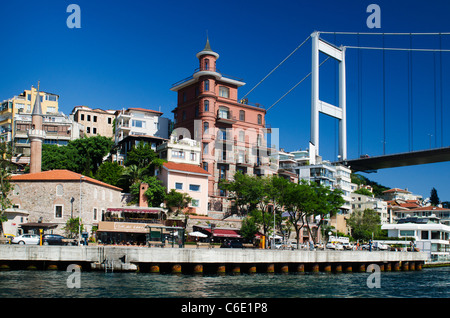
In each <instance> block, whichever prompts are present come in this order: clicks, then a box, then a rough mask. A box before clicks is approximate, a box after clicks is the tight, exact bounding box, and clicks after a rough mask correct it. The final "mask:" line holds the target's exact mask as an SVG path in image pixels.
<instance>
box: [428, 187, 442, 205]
mask: <svg viewBox="0 0 450 318" xmlns="http://www.w3.org/2000/svg"><path fill="white" fill-rule="evenodd" d="M430 202H431V205H433V206H437V205H438V204H439V203H440V202H441V201H440V200H439V197H438V194H437V190H436V189H435V188H433V189H431V192H430Z"/></svg>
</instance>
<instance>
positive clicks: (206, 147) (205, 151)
mask: <svg viewBox="0 0 450 318" xmlns="http://www.w3.org/2000/svg"><path fill="white" fill-rule="evenodd" d="M208 145H209V144H208V143H206V142H204V143H203V154H204V155H207V154H208V152H209V147H208Z"/></svg>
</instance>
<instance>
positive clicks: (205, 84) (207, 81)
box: [203, 80, 209, 92]
mask: <svg viewBox="0 0 450 318" xmlns="http://www.w3.org/2000/svg"><path fill="white" fill-rule="evenodd" d="M203 83H204V89H205V92H207V91H209V80H205V81H204V82H203Z"/></svg>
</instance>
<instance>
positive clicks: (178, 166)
mask: <svg viewBox="0 0 450 318" xmlns="http://www.w3.org/2000/svg"><path fill="white" fill-rule="evenodd" d="M164 167H166V168H167V169H169V170H177V171H184V172H192V173H201V174H209V173H208V172H207V171H206V170H204V169H203V168H201V167H199V166H196V165H191V164H188V163H177V162H171V161H168V162H166V163H164Z"/></svg>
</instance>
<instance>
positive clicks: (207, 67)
mask: <svg viewBox="0 0 450 318" xmlns="http://www.w3.org/2000/svg"><path fill="white" fill-rule="evenodd" d="M208 70H209V60H208V59H205V71H208Z"/></svg>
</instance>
